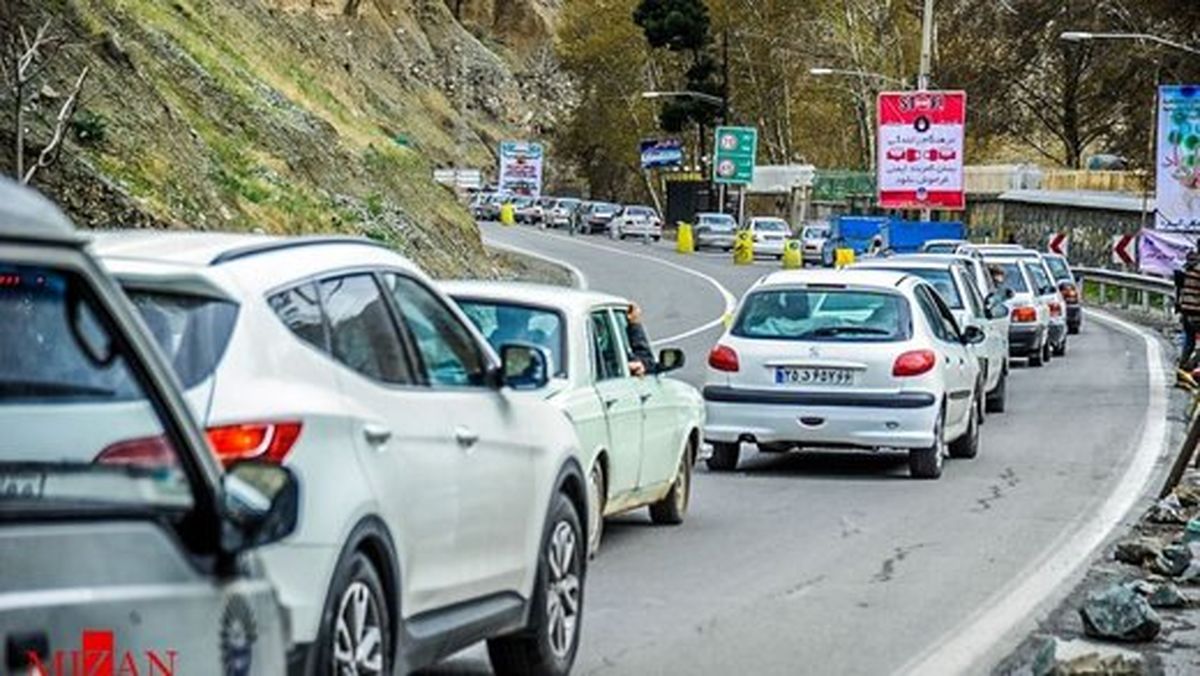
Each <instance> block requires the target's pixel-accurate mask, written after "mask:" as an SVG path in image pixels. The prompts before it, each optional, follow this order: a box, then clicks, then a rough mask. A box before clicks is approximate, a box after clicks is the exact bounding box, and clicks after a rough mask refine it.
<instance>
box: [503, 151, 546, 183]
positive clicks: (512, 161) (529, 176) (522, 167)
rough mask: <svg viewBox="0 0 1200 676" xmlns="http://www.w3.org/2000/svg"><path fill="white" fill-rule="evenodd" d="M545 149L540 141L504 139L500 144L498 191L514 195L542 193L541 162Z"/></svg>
mask: <svg viewBox="0 0 1200 676" xmlns="http://www.w3.org/2000/svg"><path fill="white" fill-rule="evenodd" d="M544 159H545V151H544V150H543V148H542V144H540V143H527V142H524V141H504V142H503V143H501V144H500V185H499V188H500V192H507V193H512V194H514V195H529V196H531V197H541V195H542V162H543V160H544Z"/></svg>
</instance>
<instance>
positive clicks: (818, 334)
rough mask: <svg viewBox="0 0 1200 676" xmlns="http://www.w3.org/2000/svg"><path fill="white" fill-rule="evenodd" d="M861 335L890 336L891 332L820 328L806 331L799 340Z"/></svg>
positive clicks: (855, 327)
mask: <svg viewBox="0 0 1200 676" xmlns="http://www.w3.org/2000/svg"><path fill="white" fill-rule="evenodd" d="M855 334H857V335H862V336H890V335H892V332H891V331H887V330H885V329H877V328H875V327H872V326H822V327H821V328H819V329H813V330H812V331H806V332H804V333H802V334H801V335H800V337H801V338H808V337H813V338H825V337H829V336H843V335H855Z"/></svg>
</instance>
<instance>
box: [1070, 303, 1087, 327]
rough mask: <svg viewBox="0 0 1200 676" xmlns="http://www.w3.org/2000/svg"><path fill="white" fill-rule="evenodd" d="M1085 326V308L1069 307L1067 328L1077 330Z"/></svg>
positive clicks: (1080, 306) (1079, 306)
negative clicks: (1082, 325)
mask: <svg viewBox="0 0 1200 676" xmlns="http://www.w3.org/2000/svg"><path fill="white" fill-rule="evenodd" d="M1081 324H1083V306H1082V305H1068V306H1067V326H1069V327H1071V328H1072V329H1077V328H1079V326H1080V325H1081Z"/></svg>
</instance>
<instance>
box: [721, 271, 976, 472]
mask: <svg viewBox="0 0 1200 676" xmlns="http://www.w3.org/2000/svg"><path fill="white" fill-rule="evenodd" d="M984 339H985V336H984V334H983V332H982V331H981V330H980V329H979V327H977V326H968V327H966V328H965V329H959V326H958V322H957V321H955V319H954V314H953V313H952V312H951V311H950V308H949V307H947V306H946V303H945V302H944V301H943V300H942V299H941V297H940V296H939V295H938V293H937V291H936V290H935V289H934V288H933V286H932V285H930V284H929V283H928V282H926V281H925V280H923V279H921V278H919V277H917V276H915V275H908V274H904V273H899V272H883V271H875V270H788V271H782V272H775V273H772V274H770V275H767V276H766V277H764V278H763V279H761V280H759V282H758V283H756V284H755V285H754V286H753V287H751V289H750V290H749V291H748V292H747V293H746V295H745V296H744V297H743V298H742V300H741V302H740V303H739V305H738V309H737V312H736V315H735V317H734V319H733V321H732V323H731V325H730V326H729V328H728V329H727V330H726V331H725V334H724V335H723V336H721V338H720V340H718V342H717V344H716V346H715V347H714V348H713V349H712V352H710V353H709V357H708V376H707V384H706V385H705V387H704V391H703V395H704V400H705V404H706V408H707V418H706V422H705V426H704V438H705V440H706V441H708V442H709V443H710V444H712V454H711V455H710V456H709V458H708V466H709V468H710V469H712V470H714V471H728V470H733V469H735V468H736V467H737V463H738V458H739V455H740V452H741V444H743V443H751V444H756V445H757V447H758V449H759V450H760V451H763V452H785V451H789V450H792V449H794V448H802V449H819V448H833V449H864V450H870V451H881V450H898V451H900V452H903V453H906V454H907V456H908V465H909V473H910V474H911V475H912V476H913V477H917V478H931V479H932V478H937V477H939V476H941V474H942V468H943V460H944V458H945V457H946V456H947V455H950V456H953V457H963V458H970V457H974V456H975V455H976V454H977V453H978V451H979V445H980V438H979V425H980V410H981V407H980V406H979V405H978V403H977V402H978V401H979V399H980V398H982V397H983V396H984V391H983V378H982V373H981V371H980V368H979V361H978V360H977V359H976V358H975V356H974V355H973V354H972V353H971V351H970V346H971V345H976V344H979V343H980V342H982V341H983V340H984Z"/></svg>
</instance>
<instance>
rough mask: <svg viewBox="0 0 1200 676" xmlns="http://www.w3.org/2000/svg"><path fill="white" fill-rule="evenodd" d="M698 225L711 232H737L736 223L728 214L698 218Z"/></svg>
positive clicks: (706, 215) (707, 215)
mask: <svg viewBox="0 0 1200 676" xmlns="http://www.w3.org/2000/svg"><path fill="white" fill-rule="evenodd" d="M700 225H703V226H705V227H706V228H708V229H709V230H712V231H713V232H733V231H734V230H737V222H736V221H734V220H733V216H730V215H728V214H705V215H703V216H701V217H700Z"/></svg>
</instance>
